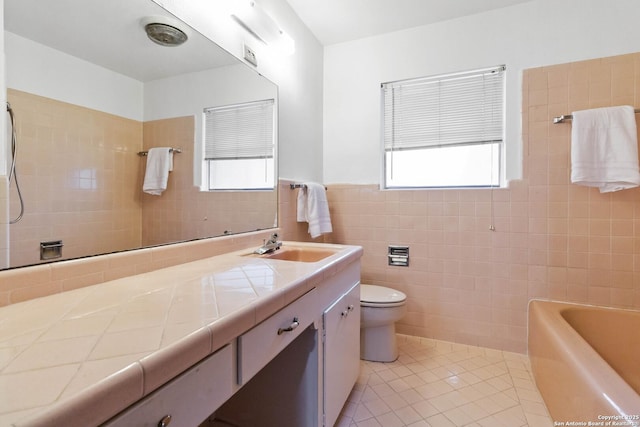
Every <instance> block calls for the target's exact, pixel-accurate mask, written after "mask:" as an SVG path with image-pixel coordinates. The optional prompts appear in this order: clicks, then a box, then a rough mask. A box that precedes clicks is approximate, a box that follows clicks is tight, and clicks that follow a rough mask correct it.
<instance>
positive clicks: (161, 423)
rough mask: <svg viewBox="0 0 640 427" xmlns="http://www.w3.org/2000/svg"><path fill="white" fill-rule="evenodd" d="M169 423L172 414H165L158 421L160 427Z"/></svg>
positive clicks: (165, 426)
mask: <svg viewBox="0 0 640 427" xmlns="http://www.w3.org/2000/svg"><path fill="white" fill-rule="evenodd" d="M169 424H171V415H165V416H164V417H162V419H161V420H160V421H159V422H158V427H167V426H168V425H169Z"/></svg>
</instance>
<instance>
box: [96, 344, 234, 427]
mask: <svg viewBox="0 0 640 427" xmlns="http://www.w3.org/2000/svg"><path fill="white" fill-rule="evenodd" d="M233 366H234V364H233V351H232V349H231V345H227V346H225V347H223V348H222V349H220V350H218V351H217V352H215V353H214V354H212V355H211V356H209V357H207V358H206V359H204V360H203V361H202V362H200V363H198V364H197V365H194V366H193V367H192V368H190V369H189V370H188V371H186V372H184V373H183V374H181V375H179V376H178V377H176V378H175V379H173V380H171V381H170V382H169V383H167V384H165V385H164V386H162V387H160V388H159V389H158V390H156V391H154V392H153V393H151V394H150V395H149V396H147V397H145V398H143V399H142V400H141V401H139V402H138V403H136V404H134V405H132V406H131V407H129V408H128V409H126V410H125V411H124V412H122V413H121V414H120V415H118V416H116V417H115V418H112V419H111V420H110V421H108V422H106V423H105V424H104V426H107V427H131V426H136V427H147V426H148V427H156V426H158V425H161V424H160V421H161V420H163V418H165V417H166V416H168V415H170V416H171V420H170V425H171V426H197V425H199V424H200V423H202V422H203V421H204V420H206V419H207V417H208V416H209V415H210V414H211V413H212V412H213V411H215V410H216V409H218V407H220V406H221V405H222V404H223V403H224V402H225V401H226V400H227V399H229V397H231V395H232V394H233V389H234V383H233V381H234V378H233V371H234V369H233ZM167 425H169V424H167Z"/></svg>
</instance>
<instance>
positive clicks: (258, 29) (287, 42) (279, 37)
mask: <svg viewBox="0 0 640 427" xmlns="http://www.w3.org/2000/svg"><path fill="white" fill-rule="evenodd" d="M240 3H241V4H242V6H241V7H240V8H239V9H238V10H236V11H235V12H234V13H232V14H231V18H232V19H233V20H234V21H236V22H237V23H238V24H239V25H240V26H241V27H242V28H244V29H245V30H246V31H247V32H248V33H249V34H251V35H252V36H253V37H255V38H256V39H258V40H260V41H261V42H262V43H264V44H265V45H267V46H270V47H273V48H274V49H276V50H277V51H279V52H281V53H283V54H286V55H291V54H293V52H294V51H295V42H294V41H293V39H292V38H291V37H290V36H289V35H288V34H286V33H285V32H284V31H282V29H281V28H280V26H279V25H278V24H277V23H276V22H275V21H274V20H273V18H271V16H269V15H268V14H267V13H266V12H265V11H264V10H263V9H262V8H261V7H260V5H258V4H257V3H256V2H255V1H254V0H242V2H240Z"/></svg>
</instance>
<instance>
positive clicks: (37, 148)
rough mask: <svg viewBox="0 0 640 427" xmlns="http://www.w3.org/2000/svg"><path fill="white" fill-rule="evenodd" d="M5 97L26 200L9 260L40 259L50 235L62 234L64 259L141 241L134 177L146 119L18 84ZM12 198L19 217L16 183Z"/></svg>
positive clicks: (20, 262)
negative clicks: (58, 98)
mask: <svg viewBox="0 0 640 427" xmlns="http://www.w3.org/2000/svg"><path fill="white" fill-rule="evenodd" d="M7 96H8V100H9V102H10V103H11V106H12V108H13V110H14V111H15V120H16V131H17V133H18V147H17V150H18V151H17V164H16V167H17V171H18V178H19V183H20V188H21V190H22V195H23V198H24V201H25V206H26V209H25V215H24V217H23V218H22V220H21V221H20V222H18V223H16V224H13V225H11V226H10V228H9V230H10V242H11V244H10V246H11V254H10V256H11V261H10V262H11V266H15V265H26V264H35V263H38V262H40V252H39V249H40V242H42V241H48V240H62V241H63V244H64V247H63V258H74V257H78V256H81V255H86V254H96V253H105V252H111V251H115V250H121V249H127V248H132V247H139V246H140V241H141V240H140V239H141V229H140V224H141V221H140V213H141V210H140V196H139V193H140V192H139V191H138V189H137V187H134V186H133V185H132V183H135V182H136V179H137V177H138V169H139V166H138V164H139V157H138V156H137V155H136V153H137V152H138V151H140V149H141V147H142V124H141V123H140V122H137V121H135V120H128V119H124V118H122V117H117V116H114V115H110V114H106V113H102V112H99V111H95V110H90V109H87V108H83V107H78V106H76V105H72V104H67V103H64V102H60V101H56V100H53V99H49V98H43V97H40V96H36V95H32V94H29V93H26V92H21V91H17V90H13V89H9V90H8V91H7ZM36 165H37V166H36ZM10 201H11V217H12V218H15V217H16V216H17V215H18V212H19V202H18V198H17V192H16V191H15V186H14V185H13V184H12V186H11V188H10Z"/></svg>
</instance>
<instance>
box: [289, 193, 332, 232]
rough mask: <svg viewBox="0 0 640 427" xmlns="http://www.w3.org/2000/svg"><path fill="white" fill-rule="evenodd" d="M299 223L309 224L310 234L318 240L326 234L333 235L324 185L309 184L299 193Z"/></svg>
mask: <svg viewBox="0 0 640 427" xmlns="http://www.w3.org/2000/svg"><path fill="white" fill-rule="evenodd" d="M297 207H298V212H297V217H298V222H308V223H309V234H310V235H311V237H312V238H314V239H315V238H316V237H318V236H320V235H321V234H324V233H331V232H332V231H333V228H332V227H331V217H330V216H329V203H328V202H327V193H326V190H325V188H324V186H323V185H321V184H317V183H315V182H307V183H305V184H304V186H303V187H302V188H301V189H300V190H299V191H298V206H297Z"/></svg>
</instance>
